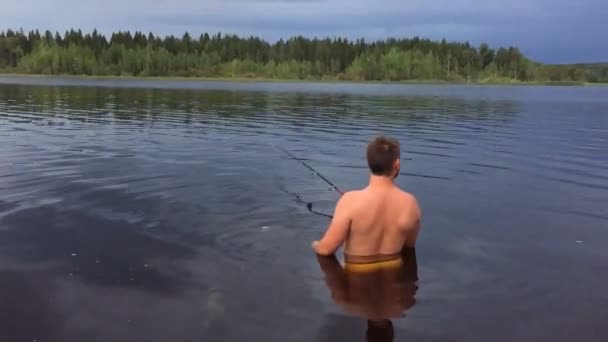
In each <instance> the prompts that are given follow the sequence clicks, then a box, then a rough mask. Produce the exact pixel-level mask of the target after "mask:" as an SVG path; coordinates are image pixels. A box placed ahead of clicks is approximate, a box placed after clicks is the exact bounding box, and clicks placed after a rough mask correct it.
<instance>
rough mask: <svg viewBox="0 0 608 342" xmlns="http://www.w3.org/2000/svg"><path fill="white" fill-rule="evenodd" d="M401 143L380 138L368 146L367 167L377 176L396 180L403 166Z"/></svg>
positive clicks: (383, 137)
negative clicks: (401, 161) (401, 162)
mask: <svg viewBox="0 0 608 342" xmlns="http://www.w3.org/2000/svg"><path fill="white" fill-rule="evenodd" d="M400 154H401V152H400V149H399V142H398V141H397V140H395V139H392V138H388V137H385V136H379V137H376V138H375V139H373V140H372V141H370V143H369V144H368V145H367V165H368V166H369V169H370V171H371V173H372V174H373V175H375V176H384V177H389V178H396V177H397V176H398V175H399V170H400V168H401V164H400V161H399V157H400Z"/></svg>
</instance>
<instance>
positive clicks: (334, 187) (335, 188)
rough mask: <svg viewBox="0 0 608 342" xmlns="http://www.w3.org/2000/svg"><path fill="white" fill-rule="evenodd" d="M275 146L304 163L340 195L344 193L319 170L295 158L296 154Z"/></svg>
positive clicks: (294, 158)
mask: <svg viewBox="0 0 608 342" xmlns="http://www.w3.org/2000/svg"><path fill="white" fill-rule="evenodd" d="M276 148H278V149H279V150H281V151H283V152H284V153H285V154H286V155H288V156H289V157H290V158H291V159H293V160H296V161H298V162H300V164H302V165H304V167H306V168H307V169H309V170H310V171H312V172H313V174H314V175H315V176H318V177H319V178H321V179H322V180H324V181H325V183H327V184H329V186H331V187H332V189H334V190H336V192H338V193H339V194H340V195H344V192H343V191H342V190H340V189H339V188H338V187H337V186H336V185H335V184H334V183H332V182H331V181H330V180H329V179H327V178H325V176H323V175H322V174H320V173H319V172H317V170H315V169H313V168H312V166H310V165H308V164H307V163H306V162H304V161H303V160H302V159H300V158H297V157H296V156H294V155H293V154H291V153H290V152H289V151H287V150H286V149H284V148H281V147H279V146H276Z"/></svg>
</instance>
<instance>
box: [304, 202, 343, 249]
mask: <svg viewBox="0 0 608 342" xmlns="http://www.w3.org/2000/svg"><path fill="white" fill-rule="evenodd" d="M349 201H350V195H349V193H346V194H344V195H343V196H342V197H341V198H340V200H339V201H338V204H337V205H336V210H335V211H334V217H333V219H332V220H331V224H330V225H329V228H327V231H326V232H325V235H324V236H323V238H322V239H321V241H315V242H313V243H312V248H313V249H314V250H315V252H316V253H317V254H319V255H325V256H328V255H333V254H334V253H335V252H336V251H337V250H338V248H340V246H341V245H342V243H343V242H344V240H345V239H346V236H347V235H348V230H349V228H350V222H351V219H350V205H349V203H348V202H349Z"/></svg>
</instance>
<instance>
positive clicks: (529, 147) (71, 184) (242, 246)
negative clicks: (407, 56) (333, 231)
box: [0, 77, 608, 342]
mask: <svg viewBox="0 0 608 342" xmlns="http://www.w3.org/2000/svg"><path fill="white" fill-rule="evenodd" d="M0 83H1V84H0V146H1V147H0V303H1V306H2V310H0V336H1V337H2V340H3V341H5V340H6V341H33V340H36V341H63V342H71V341H116V342H121V341H151V342H154V341H244V340H264V341H275V340H282V341H285V340H287V341H363V340H365V338H366V329H367V322H366V320H365V318H363V317H359V316H357V315H352V314H349V313H348V312H345V311H343V310H342V309H341V308H340V306H339V305H336V303H335V302H334V300H333V299H332V297H331V296H332V290H331V288H328V286H327V282H326V274H325V273H324V272H322V270H321V267H320V265H319V263H318V261H317V259H316V258H315V256H314V255H313V254H312V252H311V250H310V242H311V241H312V240H314V239H317V238H318V237H319V236H320V235H321V234H322V233H323V231H324V229H325V228H326V226H327V224H328V221H327V218H325V217H323V216H320V215H315V214H313V213H311V212H309V211H308V210H307V208H306V204H305V203H306V202H310V203H312V204H313V208H314V209H315V210H317V211H320V212H322V213H331V211H332V210H333V206H334V204H335V201H336V200H337V199H338V196H337V194H336V193H335V192H333V191H332V190H331V189H329V186H328V185H327V184H325V183H324V182H323V181H322V180H321V179H319V178H318V177H316V176H315V175H313V174H311V172H310V171H309V170H307V169H306V168H304V167H303V166H302V165H301V164H300V163H298V162H297V161H294V160H293V159H290V158H289V157H288V156H286V155H285V153H283V152H282V151H281V149H279V148H277V147H281V148H284V149H287V150H288V151H290V152H291V153H293V154H294V155H296V156H297V157H298V158H302V159H303V160H305V161H306V163H308V164H310V165H311V166H313V167H314V168H315V169H316V170H317V171H319V172H320V173H321V174H323V175H324V176H326V177H327V178H329V179H331V180H332V181H333V182H334V183H336V185H338V186H339V187H340V188H343V189H355V188H359V187H362V186H364V185H365V184H366V181H367V177H368V175H367V170H366V164H365V159H364V157H365V144H366V143H367V141H368V140H369V139H370V138H371V137H373V136H374V135H376V134H387V135H390V136H393V137H396V138H398V139H399V140H400V141H401V143H402V159H403V160H402V175H401V176H400V177H399V178H398V183H399V185H400V186H402V187H404V188H405V189H407V190H409V191H411V192H413V193H414V194H416V195H417V196H418V199H419V202H420V204H421V206H422V209H423V213H424V222H423V228H422V229H423V231H422V233H421V236H420V240H419V244H418V248H417V266H418V267H417V268H418V278H419V280H418V283H417V285H418V290H417V291H416V293H415V300H414V302H413V305H411V307H409V309H408V310H407V312H406V313H405V315H404V317H401V318H398V319H393V320H392V324H393V326H394V340H396V341H406V340H415V341H571V340H573V339H576V340H579V341H605V340H606V339H608V328H606V324H605V322H606V321H607V320H608V310H606V307H607V305H608V290H607V289H608V267H606V265H608V250H607V249H606V245H608V231H607V227H608V149H607V146H608V88H591V87H584V88H561V87H481V86H439V87H438V86H409V85H407V86H406V85H381V84H373V85H369V84H361V85H357V84H329V83H324V84H314V83H230V82H198V81H156V80H154V81H139V80H130V81H124V80H122V81H116V80H91V79H87V80H79V79H73V78H68V79H60V78H44V79H38V78H14V77H9V78H2V79H0Z"/></svg>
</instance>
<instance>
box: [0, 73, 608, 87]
mask: <svg viewBox="0 0 608 342" xmlns="http://www.w3.org/2000/svg"><path fill="white" fill-rule="evenodd" d="M0 77H7V78H9V77H15V78H32V79H36V78H39V79H53V78H55V79H60V78H63V79H75V80H95V79H98V80H116V81H120V80H134V81H199V82H251V83H256V82H264V83H344V84H349V83H350V84H395V85H398V84H409V85H462V86H484V85H486V86H547V87H549V86H562V87H564V86H567V87H585V86H591V87H593V86H599V87H601V86H608V83H590V82H528V81H479V80H478V81H472V82H466V81H446V80H402V81H388V80H383V81H377V80H373V81H372V80H340V79H283V78H266V77H199V76H193V77H189V76H129V75H125V76H122V75H121V76H115V75H72V74H58V75H48V74H23V73H10V72H1V71H0Z"/></svg>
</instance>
